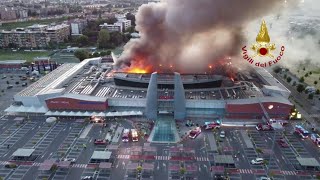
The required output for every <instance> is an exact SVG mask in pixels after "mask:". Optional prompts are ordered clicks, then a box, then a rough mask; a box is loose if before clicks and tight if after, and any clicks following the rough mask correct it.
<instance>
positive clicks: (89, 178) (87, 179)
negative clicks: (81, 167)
mask: <svg viewBox="0 0 320 180" xmlns="http://www.w3.org/2000/svg"><path fill="white" fill-rule="evenodd" d="M92 179H93V178H92V177H91V176H85V177H82V178H81V180H92Z"/></svg>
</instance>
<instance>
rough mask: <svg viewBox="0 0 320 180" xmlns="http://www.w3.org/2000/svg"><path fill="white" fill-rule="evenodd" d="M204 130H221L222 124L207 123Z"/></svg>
mask: <svg viewBox="0 0 320 180" xmlns="http://www.w3.org/2000/svg"><path fill="white" fill-rule="evenodd" d="M203 128H204V129H206V130H207V129H219V128H220V123H217V122H205V124H204V125H203Z"/></svg>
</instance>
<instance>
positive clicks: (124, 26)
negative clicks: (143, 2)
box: [118, 19, 131, 30]
mask: <svg viewBox="0 0 320 180" xmlns="http://www.w3.org/2000/svg"><path fill="white" fill-rule="evenodd" d="M118 23H121V24H122V29H123V30H127V29H128V28H129V27H131V20H127V19H119V20H118Z"/></svg>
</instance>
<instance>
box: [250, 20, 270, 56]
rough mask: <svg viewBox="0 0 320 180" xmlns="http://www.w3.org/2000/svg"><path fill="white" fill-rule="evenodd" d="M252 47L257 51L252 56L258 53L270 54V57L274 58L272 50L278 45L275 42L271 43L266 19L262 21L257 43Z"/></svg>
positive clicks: (260, 54)
mask: <svg viewBox="0 0 320 180" xmlns="http://www.w3.org/2000/svg"><path fill="white" fill-rule="evenodd" d="M251 49H252V50H253V51H255V55H254V56H253V57H252V58H254V57H256V56H257V55H259V56H260V57H265V56H268V57H270V58H274V56H273V55H272V54H271V51H273V50H275V49H276V45H275V44H274V43H270V36H269V33H268V28H267V25H266V22H265V21H264V20H263V21H262V23H261V26H260V31H259V34H258V35H257V37H256V43H254V44H253V45H252V46H251Z"/></svg>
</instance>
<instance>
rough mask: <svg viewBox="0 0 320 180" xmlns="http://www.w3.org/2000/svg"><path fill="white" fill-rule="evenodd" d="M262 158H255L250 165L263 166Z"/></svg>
mask: <svg viewBox="0 0 320 180" xmlns="http://www.w3.org/2000/svg"><path fill="white" fill-rule="evenodd" d="M263 161H264V159H263V158H256V159H253V160H252V161H251V164H263Z"/></svg>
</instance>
